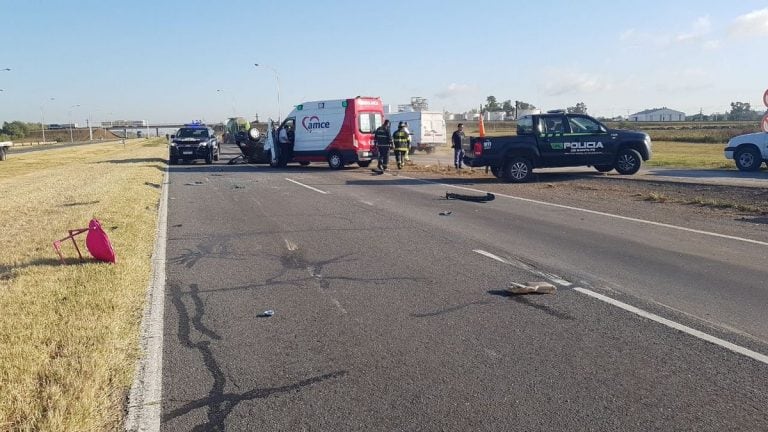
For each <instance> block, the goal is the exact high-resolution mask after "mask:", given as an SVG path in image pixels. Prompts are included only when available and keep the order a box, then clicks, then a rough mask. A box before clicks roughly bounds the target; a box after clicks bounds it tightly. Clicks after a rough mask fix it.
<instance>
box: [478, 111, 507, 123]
mask: <svg viewBox="0 0 768 432" xmlns="http://www.w3.org/2000/svg"><path fill="white" fill-rule="evenodd" d="M506 117H507V113H505V112H504V111H486V112H485V113H484V114H483V120H485V121H504V119H506Z"/></svg>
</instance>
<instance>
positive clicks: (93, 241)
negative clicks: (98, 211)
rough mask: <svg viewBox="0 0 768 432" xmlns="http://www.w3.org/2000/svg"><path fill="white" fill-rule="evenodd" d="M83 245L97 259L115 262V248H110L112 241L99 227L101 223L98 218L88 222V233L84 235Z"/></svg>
mask: <svg viewBox="0 0 768 432" xmlns="http://www.w3.org/2000/svg"><path fill="white" fill-rule="evenodd" d="M85 247H86V248H88V252H90V253H91V256H93V257H94V258H96V259H97V260H99V261H106V262H110V263H114V262H115V259H116V257H115V250H114V249H112V243H110V241H109V237H108V236H107V233H105V232H104V230H103V229H101V223H100V222H99V221H98V219H91V221H90V222H89V223H88V235H87V236H86V237H85Z"/></svg>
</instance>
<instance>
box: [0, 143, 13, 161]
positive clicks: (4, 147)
mask: <svg viewBox="0 0 768 432" xmlns="http://www.w3.org/2000/svg"><path fill="white" fill-rule="evenodd" d="M12 145H13V143H12V142H10V141H0V161H4V160H5V159H6V158H7V157H8V148H9V147H11V146H12Z"/></svg>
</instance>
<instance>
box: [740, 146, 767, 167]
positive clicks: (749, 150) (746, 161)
mask: <svg viewBox="0 0 768 432" xmlns="http://www.w3.org/2000/svg"><path fill="white" fill-rule="evenodd" d="M733 160H734V161H735V162H736V168H738V169H739V171H757V170H759V169H760V165H761V164H762V160H761V159H760V153H759V152H758V151H757V149H756V148H754V147H746V148H743V149H739V150H736V154H735V155H734V157H733Z"/></svg>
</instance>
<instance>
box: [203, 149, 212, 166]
mask: <svg viewBox="0 0 768 432" xmlns="http://www.w3.org/2000/svg"><path fill="white" fill-rule="evenodd" d="M205 163H207V164H208V165H210V164H212V163H213V150H211V151H209V152H208V154H207V155H205Z"/></svg>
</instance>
